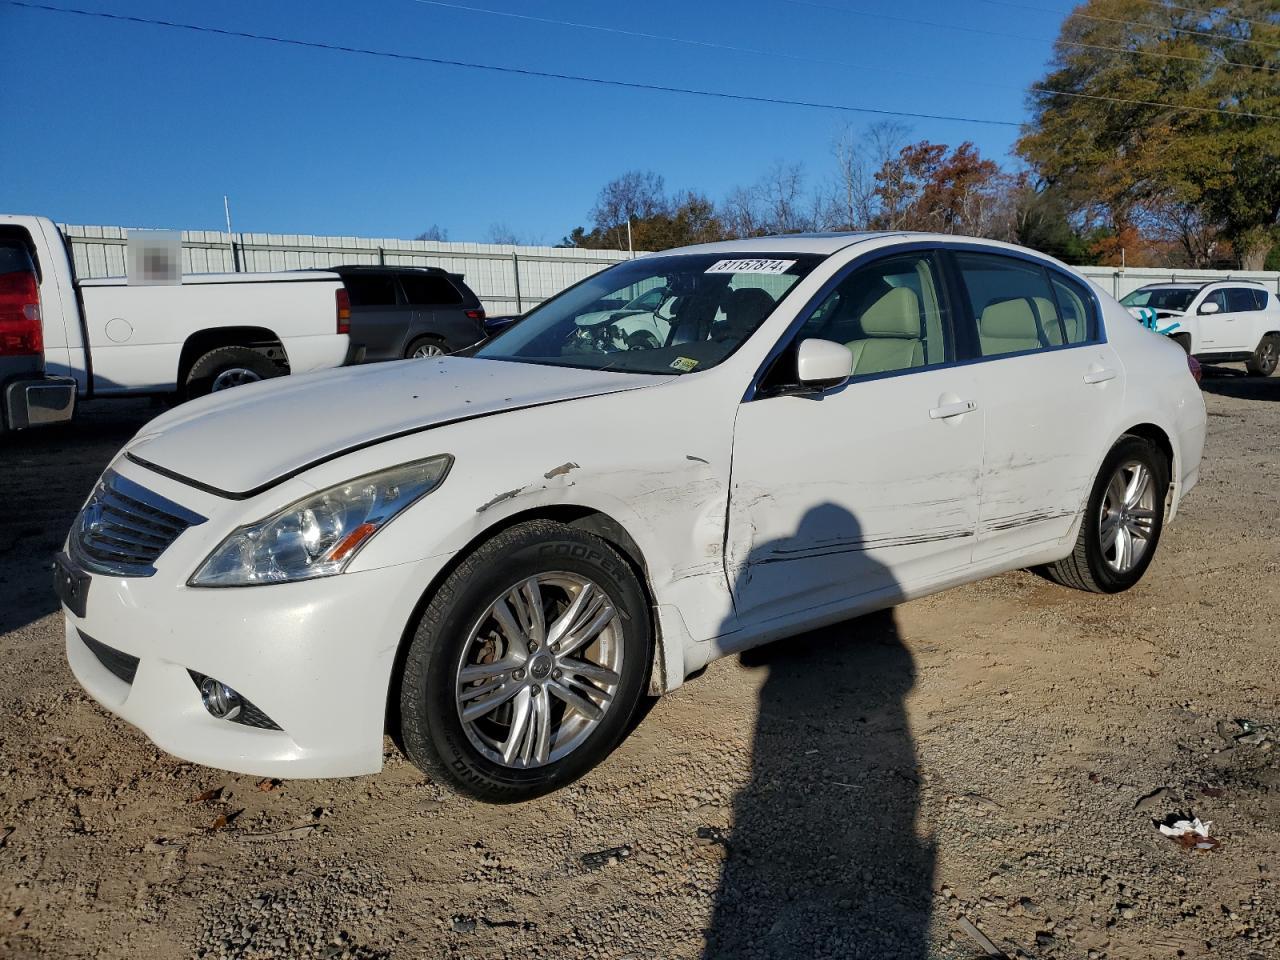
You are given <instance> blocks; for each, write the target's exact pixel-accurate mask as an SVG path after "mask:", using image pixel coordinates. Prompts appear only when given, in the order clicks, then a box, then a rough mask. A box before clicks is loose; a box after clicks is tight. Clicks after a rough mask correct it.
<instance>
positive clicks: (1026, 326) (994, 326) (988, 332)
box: [978, 297, 1040, 340]
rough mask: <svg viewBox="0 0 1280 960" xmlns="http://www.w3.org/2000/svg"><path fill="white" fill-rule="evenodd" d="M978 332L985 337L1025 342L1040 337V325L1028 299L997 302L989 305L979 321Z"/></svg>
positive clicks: (1018, 298)
mask: <svg viewBox="0 0 1280 960" xmlns="http://www.w3.org/2000/svg"><path fill="white" fill-rule="evenodd" d="M978 332H979V333H980V334H981V335H982V336H984V337H1003V338H1007V339H1017V340H1023V339H1026V338H1027V337H1037V338H1038V337H1039V335H1040V325H1039V324H1038V323H1036V315H1035V311H1034V310H1033V309H1032V307H1031V301H1030V300H1028V299H1027V298H1026V297H1015V298H1014V299H1012V300H997V301H995V302H994V303H989V304H987V306H986V309H985V310H983V311H982V317H981V319H979V320H978Z"/></svg>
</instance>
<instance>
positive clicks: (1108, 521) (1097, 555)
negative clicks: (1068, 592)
mask: <svg viewBox="0 0 1280 960" xmlns="http://www.w3.org/2000/svg"><path fill="white" fill-rule="evenodd" d="M1169 467H1170V464H1169V461H1168V460H1167V459H1166V458H1165V455H1164V453H1163V452H1161V450H1160V449H1159V448H1158V447H1157V446H1156V445H1155V444H1154V443H1152V442H1151V441H1150V440H1147V439H1145V438H1143V437H1135V436H1133V435H1126V436H1123V437H1121V438H1120V439H1119V441H1117V443H1116V445H1115V446H1114V447H1112V448H1111V452H1110V453H1109V454H1107V458H1106V459H1105V460H1104V461H1103V462H1102V469H1101V470H1100V471H1098V478H1097V480H1095V481H1094V484H1093V492H1092V493H1090V495H1089V503H1088V505H1087V506H1086V507H1085V511H1084V520H1083V522H1082V523H1081V524H1080V533H1079V535H1078V536H1077V538H1076V545H1075V549H1074V550H1073V551H1072V552H1071V555H1070V556H1068V557H1064V558H1063V559H1061V560H1059V561H1057V562H1056V563H1051V564H1048V565H1047V566H1044V567H1039V568H1037V569H1036V571H1035V572H1036V573H1039V574H1041V575H1042V576H1045V577H1047V578H1048V579H1050V580H1052V581H1053V582H1054V583H1058V584H1061V585H1062V586H1064V587H1074V588H1075V589H1076V590H1085V591H1088V592H1090V593H1119V592H1120V591H1121V590H1128V589H1129V588H1130V587H1132V586H1133V585H1134V584H1135V583H1137V582H1138V581H1139V580H1141V579H1142V575H1143V574H1144V573H1146V572H1147V567H1149V566H1150V565H1151V559H1152V557H1154V556H1155V553H1156V547H1157V546H1158V545H1159V543H1160V532H1161V531H1162V530H1163V529H1164V501H1165V495H1166V493H1167V492H1168V490H1169Z"/></svg>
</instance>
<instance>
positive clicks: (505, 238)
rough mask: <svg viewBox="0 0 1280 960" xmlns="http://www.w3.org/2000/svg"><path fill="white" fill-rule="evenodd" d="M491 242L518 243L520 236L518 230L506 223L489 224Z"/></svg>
mask: <svg viewBox="0 0 1280 960" xmlns="http://www.w3.org/2000/svg"><path fill="white" fill-rule="evenodd" d="M488 242H489V243H505V244H517V243H519V242H520V238H519V237H517V236H516V232H515V231H514V230H512V229H511V227H510V225H508V224H506V223H491V224H489V240H488Z"/></svg>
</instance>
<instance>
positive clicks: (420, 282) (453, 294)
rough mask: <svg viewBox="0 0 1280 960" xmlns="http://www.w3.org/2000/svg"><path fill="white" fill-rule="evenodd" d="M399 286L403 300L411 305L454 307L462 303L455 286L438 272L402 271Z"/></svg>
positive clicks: (460, 295)
mask: <svg viewBox="0 0 1280 960" xmlns="http://www.w3.org/2000/svg"><path fill="white" fill-rule="evenodd" d="M400 286H401V287H403V288H404V296H405V301H406V302H407V303H409V304H412V305H413V306H434V307H439V306H445V307H456V306H458V305H459V304H460V303H462V294H461V293H459V292H458V289H457V287H455V286H454V285H453V284H452V283H451V282H450V280H449V278H448V277H442V276H440V275H439V274H430V273H402V274H401V275H400Z"/></svg>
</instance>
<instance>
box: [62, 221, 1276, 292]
mask: <svg viewBox="0 0 1280 960" xmlns="http://www.w3.org/2000/svg"><path fill="white" fill-rule="evenodd" d="M62 229H63V232H64V233H65V234H66V235H67V239H68V241H69V242H70V245H71V253H72V257H73V259H74V261H75V267H76V273H77V274H78V275H79V276H81V277H112V276H122V275H123V274H124V272H125V246H126V242H127V241H126V235H127V231H126V230H125V229H124V228H122V227H100V226H67V225H63V227H62ZM232 240H233V237H232V236H231V235H230V234H227V233H223V232H220V231H217V230H185V231H183V233H182V243H183V249H182V266H183V272H184V273H227V272H231V271H233V270H236V269H240V270H245V271H273V270H301V269H307V268H312V267H321V268H323V267H332V266H337V265H338V264H343V263H364V264H378V263H384V264H389V265H395V266H423V267H443V268H444V269H445V270H448V271H450V272H451V273H460V274H462V275H463V276H464V277H465V278H466V281H467V284H468V285H469V286H470V287H471V289H473V290H474V291H475V292H476V295H477V296H479V297H480V301H481V302H482V303H483V304H484V306H485V309H486V310H487V311H488V312H489V313H490V314H502V313H518V312H522V311H524V310H528V309H530V308H531V307H534V306H537V305H538V304H539V303H541V302H542V301H543V300H546V299H547V298H548V297H552V296H554V295H555V294H557V293H559V292H560V291H561V290H563V289H564V288H565V287H568V286H571V285H572V284H575V283H577V282H578V281H579V280H582V279H585V278H586V277H589V276H591V274H593V273H597V272H599V271H600V270H603V269H604V268H605V267H608V266H611V265H612V264H615V263H619V262H620V261H623V260H626V259H627V258H628V257H629V256H630V254H628V253H627V252H626V251H625V250H581V249H577V248H561V247H520V246H512V245H510V244H495V243H439V242H436V241H434V240H396V239H387V238H383V239H374V238H370V237H317V236H310V235H308V234H280V233H237V234H235V236H234V241H235V243H234V253H233V245H232ZM1079 269H1080V272H1081V273H1083V274H1084V275H1085V276H1087V277H1088V278H1089V279H1090V280H1092V281H1093V282H1094V283H1096V284H1097V285H1098V286H1099V287H1101V288H1102V289H1103V290H1106V291H1107V292H1108V293H1110V294H1111V295H1112V296H1115V297H1123V296H1124V295H1125V294H1126V293H1129V292H1130V291H1132V290H1136V289H1137V288H1138V287H1141V286H1143V285H1144V284H1148V283H1160V282H1168V281H1171V280H1183V281H1190V282H1200V283H1204V282H1207V281H1210V280H1228V279H1231V280H1257V281H1260V282H1262V283H1265V284H1266V285H1267V287H1268V288H1269V289H1271V290H1273V291H1275V292H1276V293H1277V294H1280V273H1276V272H1270V273H1268V272H1260V271H1243V270H1234V271H1226V270H1175V269H1162V268H1156V267H1080V268H1079Z"/></svg>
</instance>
